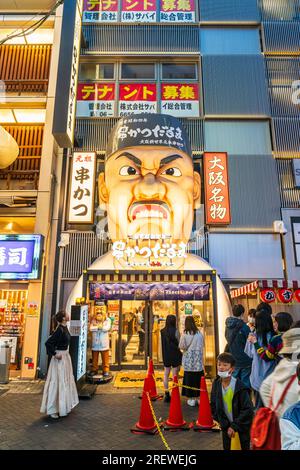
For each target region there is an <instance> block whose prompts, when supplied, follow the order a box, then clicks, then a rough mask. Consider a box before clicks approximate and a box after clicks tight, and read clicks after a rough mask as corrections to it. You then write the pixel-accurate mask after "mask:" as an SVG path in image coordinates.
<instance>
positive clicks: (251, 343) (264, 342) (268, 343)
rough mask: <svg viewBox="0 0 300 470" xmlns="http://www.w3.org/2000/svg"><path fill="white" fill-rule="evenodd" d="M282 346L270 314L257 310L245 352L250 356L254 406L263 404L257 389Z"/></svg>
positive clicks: (258, 406)
mask: <svg viewBox="0 0 300 470" xmlns="http://www.w3.org/2000/svg"><path fill="white" fill-rule="evenodd" d="M281 348H282V339H281V335H276V333H275V331H274V327H273V320H272V316H271V315H270V313H269V312H268V311H267V310H259V311H257V312H256V316H255V332H251V333H250V334H249V336H248V341H247V343H246V347H245V353H246V354H248V356H249V357H252V359H253V361H252V368H251V374H250V383H251V387H252V388H253V390H254V395H255V408H256V409H258V408H260V407H262V406H263V402H262V400H261V397H260V395H259V389H260V386H261V383H262V382H263V380H264V379H265V378H266V377H267V376H268V375H270V374H271V373H272V372H273V370H274V368H275V366H276V364H277V363H278V359H279V358H278V353H279V351H280V349H281Z"/></svg>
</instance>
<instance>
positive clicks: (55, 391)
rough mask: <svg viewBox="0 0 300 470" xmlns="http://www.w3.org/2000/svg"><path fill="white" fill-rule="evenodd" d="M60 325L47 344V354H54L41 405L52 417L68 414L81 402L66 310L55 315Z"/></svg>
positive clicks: (42, 409) (42, 410)
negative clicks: (75, 377)
mask: <svg viewBox="0 0 300 470" xmlns="http://www.w3.org/2000/svg"><path fill="white" fill-rule="evenodd" d="M55 320H56V321H57V323H58V325H57V328H56V330H55V331H54V333H53V334H52V335H51V336H50V337H49V338H48V340H47V341H46V343H45V345H46V348H47V354H48V355H49V356H52V358H51V362H50V366H49V370H48V374H47V380H46V383H45V387H44V394H43V400H42V406H41V410H40V411H41V413H47V415H49V416H50V417H51V418H53V419H57V418H59V417H60V416H67V415H68V414H69V413H70V411H71V410H72V408H74V407H75V406H76V405H78V403H79V399H78V393H77V388H76V384H75V380H74V375H73V368H72V362H71V357H70V354H69V345H70V340H71V335H70V333H69V330H68V327H67V322H68V320H69V318H68V316H67V313H66V312H65V311H59V312H58V313H57V314H56V315H55Z"/></svg>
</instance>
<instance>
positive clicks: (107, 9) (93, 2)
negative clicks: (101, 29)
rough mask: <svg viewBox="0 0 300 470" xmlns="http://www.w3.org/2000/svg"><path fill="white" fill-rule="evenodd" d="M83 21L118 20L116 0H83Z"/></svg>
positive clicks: (109, 21)
mask: <svg viewBox="0 0 300 470" xmlns="http://www.w3.org/2000/svg"><path fill="white" fill-rule="evenodd" d="M82 21H83V22H84V23H97V22H106V23H115V22H117V21H118V0H84V4H83V17H82Z"/></svg>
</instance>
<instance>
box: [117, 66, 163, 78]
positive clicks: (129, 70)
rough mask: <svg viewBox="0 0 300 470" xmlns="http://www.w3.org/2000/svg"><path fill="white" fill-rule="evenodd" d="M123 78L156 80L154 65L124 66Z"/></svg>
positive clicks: (122, 70)
mask: <svg viewBox="0 0 300 470" xmlns="http://www.w3.org/2000/svg"><path fill="white" fill-rule="evenodd" d="M121 78H124V79H127V80H128V79H134V78H139V79H142V80H144V79H155V67H154V64H122V69H121Z"/></svg>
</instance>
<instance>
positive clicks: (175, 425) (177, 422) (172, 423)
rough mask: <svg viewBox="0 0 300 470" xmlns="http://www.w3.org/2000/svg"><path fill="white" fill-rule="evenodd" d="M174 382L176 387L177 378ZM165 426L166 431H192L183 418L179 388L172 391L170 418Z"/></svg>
mask: <svg viewBox="0 0 300 470" xmlns="http://www.w3.org/2000/svg"><path fill="white" fill-rule="evenodd" d="M173 381H174V384H175V385H176V384H178V379H177V376H175V377H174V379H173ZM163 426H164V429H165V430H166V431H180V430H181V431H189V429H190V426H189V425H188V424H187V422H186V421H184V419H183V416H182V409H181V400H180V393H179V387H174V388H173V390H172V394H171V403H170V410H169V417H168V419H167V421H166V422H165V423H164V424H163Z"/></svg>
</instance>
